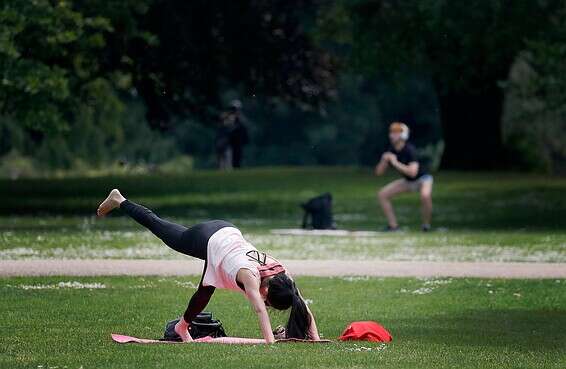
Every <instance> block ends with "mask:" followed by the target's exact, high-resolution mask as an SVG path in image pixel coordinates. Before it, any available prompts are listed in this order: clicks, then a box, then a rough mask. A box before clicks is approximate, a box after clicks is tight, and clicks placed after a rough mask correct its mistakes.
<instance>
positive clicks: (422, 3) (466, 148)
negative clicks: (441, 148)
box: [321, 0, 563, 168]
mask: <svg viewBox="0 0 566 369" xmlns="http://www.w3.org/2000/svg"><path fill="white" fill-rule="evenodd" d="M562 4H563V1H561V0H548V1H514V2H509V1H505V0H492V1H485V0H471V1H465V2H464V1H442V0H441V1H439V0H359V1H340V2H337V3H335V4H333V5H332V6H331V7H330V8H329V9H328V10H327V12H326V13H325V14H326V15H325V16H324V17H323V18H322V20H321V30H322V31H321V39H322V40H323V41H324V42H327V43H330V45H331V47H333V48H334V49H335V50H336V51H337V52H338V53H341V54H342V55H343V56H345V57H346V58H348V63H350V64H351V65H352V67H353V68H354V69H356V70H362V71H365V72H369V73H376V72H380V73H385V72H387V73H392V72H393V73H397V74H399V73H402V72H404V71H405V70H406V68H408V67H410V68H414V69H415V70H417V71H419V72H421V73H426V74H429V75H430V76H431V78H432V80H433V83H434V85H435V90H436V94H437V97H438V101H439V105H440V116H441V121H442V127H443V135H444V140H445V154H444V157H443V166H444V167H447V168H492V167H496V166H501V165H502V163H503V162H504V157H505V155H504V151H503V144H502V134H501V114H502V104H503V90H502V89H501V88H500V85H499V83H500V82H501V81H505V80H506V79H507V77H508V73H509V69H510V66H511V64H512V62H513V61H514V60H515V58H516V57H517V55H518V54H519V52H520V51H522V50H524V49H526V48H527V40H531V41H532V40H543V39H544V38H546V37H547V36H548V35H549V34H552V33H553V32H554V27H553V25H552V22H549V20H550V19H552V17H553V16H555V14H556V11H557V10H558V9H560V7H561V6H562ZM394 78H395V77H394Z"/></svg>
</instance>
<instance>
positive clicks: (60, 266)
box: [0, 259, 566, 279]
mask: <svg viewBox="0 0 566 369" xmlns="http://www.w3.org/2000/svg"><path fill="white" fill-rule="evenodd" d="M283 264H284V265H286V266H287V268H288V269H289V271H290V272H291V273H292V274H293V275H309V276H324V277H328V276H349V275H357V276H365V275H367V276H377V277H481V278H521V279H522V278H566V263H475V262H470V263H466V262H418V261H344V260H318V261H317V260H284V261H283ZM201 271H202V262H200V261H190V260H116V259H112V260H108V259H106V260H102V259H100V260H82V259H73V260H56V259H49V260H0V276H48V275H53V276H101V275H134V276H150V275H158V276H181V275H197V274H200V273H201Z"/></svg>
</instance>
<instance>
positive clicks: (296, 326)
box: [267, 273, 310, 339]
mask: <svg viewBox="0 0 566 369" xmlns="http://www.w3.org/2000/svg"><path fill="white" fill-rule="evenodd" d="M267 301H268V302H269V304H270V305H271V306H273V307H274V308H275V309H278V310H287V309H289V308H291V312H290V314H289V321H288V322H287V327H286V328H285V336H286V337H287V338H300V339H308V338H309V337H308V331H309V326H310V315H309V311H308V309H307V306H306V305H305V302H304V301H303V299H302V297H301V296H300V295H299V291H298V290H297V288H296V287H295V282H293V281H292V280H291V278H289V277H288V276H287V275H286V274H284V273H281V274H277V275H275V276H274V277H273V278H271V280H270V281H269V284H268V290H267Z"/></svg>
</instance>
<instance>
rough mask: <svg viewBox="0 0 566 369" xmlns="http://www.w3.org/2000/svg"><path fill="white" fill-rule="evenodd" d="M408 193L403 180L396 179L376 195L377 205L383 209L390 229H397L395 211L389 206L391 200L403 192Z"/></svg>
mask: <svg viewBox="0 0 566 369" xmlns="http://www.w3.org/2000/svg"><path fill="white" fill-rule="evenodd" d="M407 191H409V187H408V185H407V182H406V181H405V180H404V179H397V180H395V181H393V182H391V183H389V184H388V185H386V186H385V187H383V188H382V189H381V190H380V191H379V192H378V193H377V198H378V200H379V204H380V205H381V208H382V209H383V213H384V214H385V217H386V218H387V224H388V225H389V227H391V228H397V227H398V226H399V224H397V218H395V211H394V210H393V205H391V198H392V197H393V196H395V195H398V194H400V193H403V192H407Z"/></svg>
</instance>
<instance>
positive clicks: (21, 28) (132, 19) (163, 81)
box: [0, 0, 334, 130]
mask: <svg viewBox="0 0 566 369" xmlns="http://www.w3.org/2000/svg"><path fill="white" fill-rule="evenodd" d="M313 12H314V8H313V6H312V4H310V2H309V1H300V2H292V3H291V2H287V1H283V0H279V1H269V2H264V1H251V2H238V1H214V0H207V1H202V0H199V1H181V0H140V1H131V0H124V1H115V0H79V1H76V2H51V1H48V0H38V1H33V2H28V1H23V0H22V1H14V2H8V3H5V4H4V5H3V7H2V8H1V9H0V20H1V21H2V25H3V27H2V37H1V38H0V67H1V68H2V73H3V83H2V85H1V86H0V101H1V105H0V108H1V109H2V115H3V116H11V117H13V118H14V119H15V120H17V121H19V122H21V124H24V125H26V126H27V127H31V128H33V129H37V130H48V129H59V128H62V127H63V128H64V127H65V126H67V125H68V124H69V123H70V122H72V121H74V120H75V118H76V114H77V110H78V109H77V107H78V106H80V105H81V104H88V103H89V101H91V100H92V99H100V98H104V96H107V95H109V94H111V93H112V90H117V91H121V93H122V94H125V95H128V94H130V95H131V94H136V95H138V96H140V97H141V98H142V99H143V100H144V101H145V103H146V107H147V117H148V120H149V122H150V123H151V124H152V125H154V126H156V127H167V125H168V122H169V120H170V119H171V117H174V116H186V115H199V116H200V117H201V118H202V117H205V118H206V117H208V116H210V113H211V111H213V110H214V107H215V106H216V107H217V106H218V105H219V104H220V94H221V93H222V92H223V90H224V89H226V88H239V89H241V90H243V91H245V92H246V93H247V94H250V95H252V94H262V95H265V96H272V97H279V98H282V99H284V100H287V101H292V102H295V103H297V104H299V105H302V106H303V107H308V108H313V109H316V108H317V107H318V106H319V105H320V104H321V102H323V101H324V100H325V99H326V98H327V97H329V96H330V95H332V94H333V93H334V66H333V63H332V60H331V59H330V57H329V56H328V54H326V53H325V52H324V51H323V50H321V49H320V48H317V47H316V46H315V45H314V44H313V43H312V42H311V41H310V38H309V37H308V33H307V30H306V29H305V24H307V23H308V22H307V20H308V18H309V17H311V16H313V15H314V13H313ZM95 81H96V86H97V88H94V92H93V93H89V92H88V88H87V87H88V86H91V85H90V84H91V83H93V82H95ZM101 86H104V88H101ZM85 89H86V90H85ZM91 90H92V89H91Z"/></svg>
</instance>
